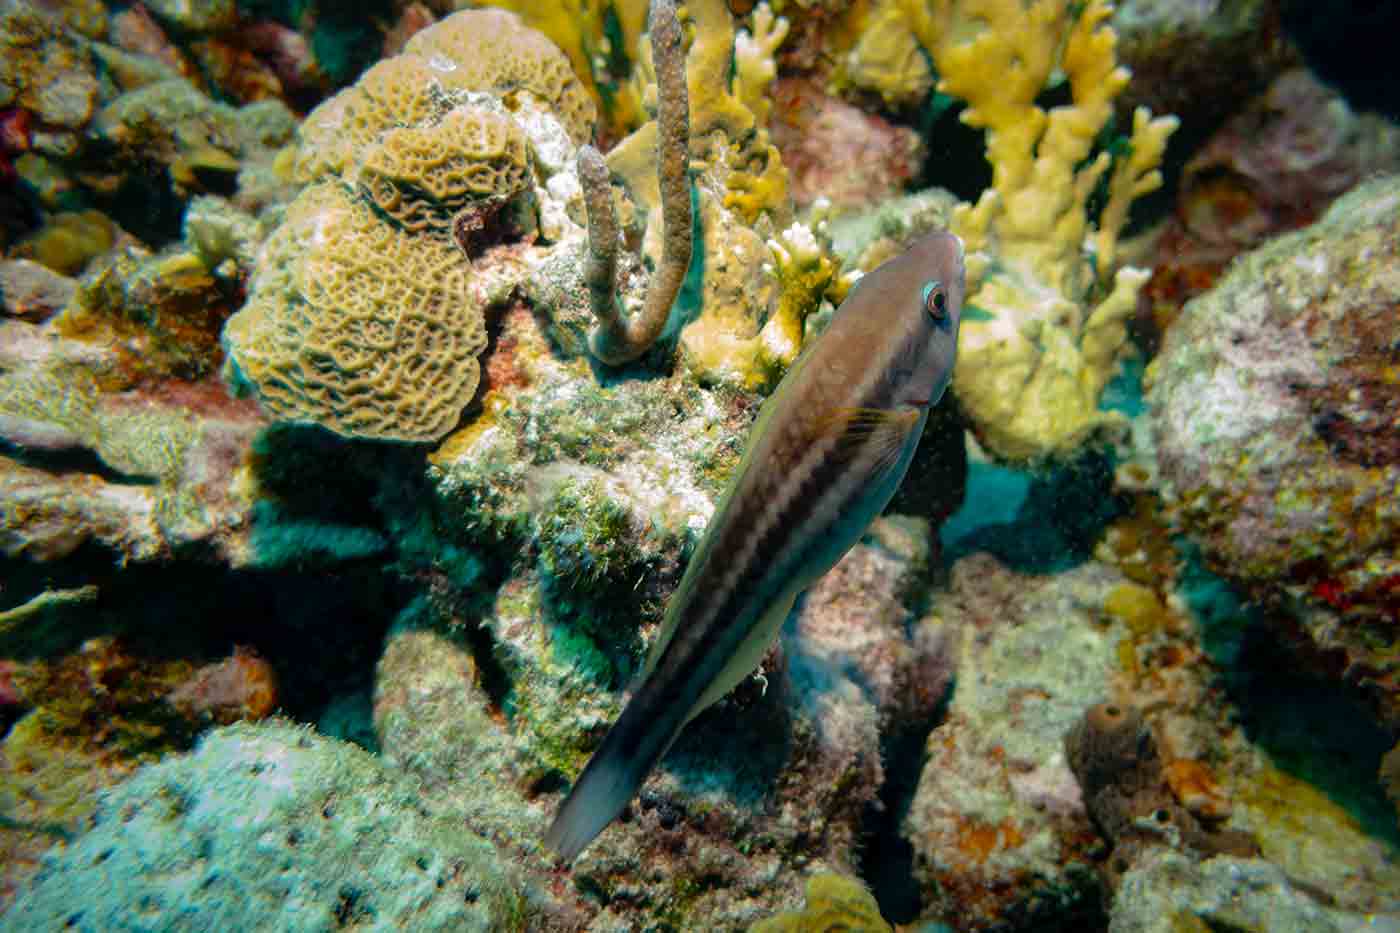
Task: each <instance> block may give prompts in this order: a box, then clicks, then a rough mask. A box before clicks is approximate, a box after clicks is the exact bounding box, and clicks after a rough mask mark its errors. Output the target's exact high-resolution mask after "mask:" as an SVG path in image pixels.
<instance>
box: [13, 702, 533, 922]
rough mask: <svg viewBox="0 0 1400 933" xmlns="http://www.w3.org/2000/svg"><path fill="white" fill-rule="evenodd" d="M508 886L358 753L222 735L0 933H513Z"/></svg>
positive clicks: (477, 850) (32, 892)
mask: <svg viewBox="0 0 1400 933" xmlns="http://www.w3.org/2000/svg"><path fill="white" fill-rule="evenodd" d="M521 897H522V895H521V892H520V890H519V888H518V886H517V882H516V880H515V876H514V872H513V871H512V869H511V868H510V867H509V866H508V865H506V864H505V863H503V862H502V861H501V860H500V858H499V857H498V856H497V854H496V852H495V849H494V848H493V847H492V845H491V844H490V843H489V842H486V841H485V840H483V839H481V838H480V837H478V836H475V835H474V834H472V833H471V832H469V831H467V830H465V829H464V828H463V827H462V826H461V824H460V822H459V821H458V820H456V819H453V818H451V817H449V816H444V815H438V814H435V813H433V812H430V811H429V810H428V809H426V808H425V807H424V806H423V805H422V803H421V802H420V800H419V795H418V791H417V789H416V787H415V786H414V784H413V783H412V782H411V781H408V780H405V779H404V778H402V777H400V776H398V775H397V774H395V773H393V772H391V771H389V770H388V769H386V768H385V767H384V766H383V765H382V764H381V763H380V762H379V761H378V760H377V759H375V758H374V757H373V756H371V755H369V754H368V753H367V752H365V751H363V750H361V749H359V748H356V747H355V746H351V745H346V744H344V743H341V742H336V741H334V740H331V739H326V738H323V737H321V736H318V735H316V734H315V733H313V732H310V731H308V730H305V729H301V728H297V727H295V726H293V725H291V724H289V723H282V722H277V723H271V724H267V725H263V726H257V727H253V726H232V727H229V728H225V729H220V730H218V731H216V732H213V733H211V734H210V735H208V736H207V737H206V738H205V739H204V740H203V741H202V742H201V743H200V745H199V747H198V748H197V749H196V750H195V751H194V752H192V753H191V754H188V755H181V756H178V757H174V758H169V759H167V760H165V761H163V762H161V763H159V764H155V765H151V766H149V767H147V768H145V769H143V770H142V771H140V772H138V773H137V774H136V775H135V776H133V777H132V778H131V779H130V780H129V781H128V782H126V783H124V784H122V785H121V786H119V787H117V788H115V789H114V790H113V791H112V792H111V793H110V794H108V795H107V796H106V797H105V798H104V799H103V801H102V804H101V806H100V808H99V810H98V813H97V815H96V817H95V820H94V825H93V827H92V829H90V830H89V831H88V832H87V833H85V834H84V835H82V836H81V837H80V838H78V839H77V840H75V841H74V842H72V843H71V844H69V845H68V846H66V847H64V848H63V849H61V850H56V851H55V852H53V853H52V854H51V855H50V856H49V857H48V858H47V859H46V860H45V863H44V865H43V867H42V869H41V870H40V872H39V874H38V876H37V877H36V879H35V881H34V883H33V884H32V886H31V887H30V888H29V889H28V890H26V891H25V892H23V893H22V894H21V895H20V898H19V900H18V901H17V902H16V904H15V905H14V906H13V907H12V908H11V909H10V911H9V912H8V913H7V915H6V916H5V917H4V918H3V919H0V929H6V930H32V929H59V928H65V927H66V928H68V929H78V930H93V931H98V930H102V931H107V930H137V929H160V930H169V931H178V930H201V931H202V930H209V929H229V930H232V929H239V930H267V931H274V930H275V931H294V930H306V931H311V930H325V929H331V928H334V927H336V926H338V925H340V926H343V925H345V924H353V925H356V926H362V927H364V928H366V929H375V930H398V929H416V930H501V929H521V928H523V920H522V912H523V906H522V899H521Z"/></svg>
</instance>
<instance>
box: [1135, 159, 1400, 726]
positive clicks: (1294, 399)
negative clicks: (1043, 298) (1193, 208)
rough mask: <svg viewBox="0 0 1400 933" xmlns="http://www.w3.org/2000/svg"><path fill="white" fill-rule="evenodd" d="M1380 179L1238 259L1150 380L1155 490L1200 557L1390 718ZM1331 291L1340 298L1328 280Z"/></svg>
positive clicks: (1392, 592) (1388, 331)
mask: <svg viewBox="0 0 1400 933" xmlns="http://www.w3.org/2000/svg"><path fill="white" fill-rule="evenodd" d="M1398 199H1400V189H1397V184H1396V181H1395V180H1394V179H1393V178H1390V179H1382V180H1377V181H1375V182H1371V183H1368V184H1366V185H1363V186H1361V187H1359V188H1357V189H1355V190H1354V191H1353V192H1351V193H1350V194H1348V195H1347V196H1345V197H1343V198H1342V199H1340V200H1339V201H1337V202H1336V203H1335V204H1334V205H1333V206H1332V208H1331V209H1330V210H1329V211H1328V212H1327V214H1326V215H1325V216H1324V217H1323V219H1322V220H1321V221H1319V222H1318V223H1317V224H1315V225H1314V226H1312V227H1310V228H1308V229H1307V230H1304V231H1301V232H1299V233H1295V234H1290V235H1287V236H1284V237H1280V238H1278V239H1276V240H1274V241H1273V242H1271V243H1270V244H1268V245H1267V246H1265V247H1263V248H1261V249H1259V250H1256V251H1255V252H1253V253H1250V254H1248V255H1247V256H1246V257H1244V258H1243V259H1241V260H1240V261H1239V262H1237V263H1236V264H1235V266H1234V267H1232V269H1231V272H1230V274H1229V275H1228V276H1227V277H1226V278H1225V279H1224V280H1223V281H1222V282H1221V283H1220V284H1219V285H1218V286H1216V288H1215V289H1214V290H1212V291H1211V292H1210V293H1208V294H1206V295H1203V296H1202V297H1200V298H1198V299H1196V300H1195V301H1194V302H1192V303H1191V304H1189V305H1187V308H1186V310H1185V311H1184V312H1183V314H1182V317H1181V320H1180V321H1178V322H1177V323H1176V324H1175V325H1174V326H1173V327H1172V329H1171V330H1170V331H1169V332H1168V334H1167V340H1166V344H1165V346H1164V348H1163V352H1162V354H1161V355H1160V356H1159V357H1158V359H1157V360H1156V361H1154V363H1153V365H1152V367H1151V368H1150V369H1149V379H1150V381H1151V391H1150V394H1149V396H1148V399H1149V402H1150V404H1151V406H1152V418H1153V430H1154V432H1155V434H1156V444H1157V460H1158V464H1159V468H1160V471H1161V477H1162V486H1163V494H1164V496H1165V497H1166V499H1167V501H1168V502H1169V503H1171V504H1172V506H1173V507H1174V511H1175V515H1176V518H1177V520H1178V521H1179V522H1180V524H1181V527H1182V528H1183V529H1184V530H1186V531H1187V532H1188V533H1189V534H1190V535H1191V536H1192V537H1193V539H1194V540H1196V541H1197V542H1198V543H1199V544H1200V546H1201V548H1202V550H1203V551H1204V554H1205V557H1206V559H1207V560H1208V561H1209V562H1210V563H1211V564H1212V565H1213V566H1215V567H1217V568H1219V569H1220V570H1221V571H1222V572H1223V573H1225V574H1226V575H1228V576H1230V577H1232V578H1233V579H1235V580H1238V581H1240V582H1241V583H1243V584H1245V585H1247V586H1249V587H1251V588H1252V589H1253V590H1254V591H1255V592H1256V593H1258V594H1260V595H1261V596H1265V597H1268V598H1271V599H1274V600H1277V601H1280V602H1281V603H1283V604H1284V605H1285V608H1286V609H1287V611H1288V612H1289V614H1291V615H1292V616H1293V617H1294V618H1296V619H1297V620H1298V622H1299V624H1301V626H1302V629H1303V631H1304V632H1305V633H1306V635H1307V637H1308V639H1309V640H1310V641H1311V642H1312V644H1313V646H1314V648H1315V649H1316V650H1318V651H1320V652H1322V653H1324V654H1330V653H1338V654H1339V655H1340V656H1341V657H1343V658H1345V663H1344V665H1343V667H1344V669H1345V671H1346V672H1347V673H1346V676H1347V677H1348V679H1350V680H1351V681H1352V682H1353V683H1355V685H1356V686H1357V687H1359V688H1360V689H1361V690H1362V691H1363V692H1365V693H1367V694H1368V695H1369V696H1370V697H1371V698H1372V699H1373V701H1374V702H1375V703H1376V705H1377V708H1378V710H1379V711H1380V715H1381V717H1382V719H1383V720H1384V721H1386V722H1388V723H1390V724H1392V725H1394V724H1396V723H1400V667H1397V658H1400V651H1397V647H1396V646H1397V629H1396V626H1395V619H1396V615H1397V612H1400V602H1398V601H1397V600H1400V551H1397V544H1400V511H1397V503H1396V500H1395V496H1394V494H1393V493H1394V490H1395V488H1396V486H1397V484H1400V463H1397V457H1400V448H1397V447H1396V444H1395V443H1394V440H1395V431H1394V421H1395V417H1396V397H1397V394H1396V391H1395V367H1394V353H1393V346H1392V345H1393V317H1394V306H1395V301H1396V294H1397V291H1398V290H1400V279H1397V270H1398V269H1400V265H1397V259H1396V252H1395V243H1396V234H1395V218H1396V216H1397V215H1396V212H1395V210H1394V208H1395V206H1396V204H1397V203H1400V200H1398ZM1342 283H1344V287H1339V284H1342Z"/></svg>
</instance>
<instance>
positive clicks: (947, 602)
mask: <svg viewBox="0 0 1400 933" xmlns="http://www.w3.org/2000/svg"><path fill="white" fill-rule="evenodd" d="M1120 581H1121V577H1119V575H1118V574H1117V573H1116V572H1113V571H1110V570H1108V569H1107V568H1105V567H1102V566H1099V565H1093V564H1087V565H1084V566H1082V567H1079V568H1077V569H1075V570H1071V571H1068V572H1066V573H1064V574H1061V575H1058V576H1056V577H1047V578H1028V577H1024V576H1021V575H1019V574H1016V573H1014V572H1012V571H1011V570H1009V569H1008V568H1006V567H1004V566H1002V565H1000V564H999V563H998V562H997V561H996V560H995V559H994V558H992V557H991V556H990V555H987V554H976V555H973V556H971V557H967V558H964V559H963V560H961V561H959V562H958V564H957V565H956V566H955V567H954V568H953V573H952V580H951V583H950V586H949V589H948V590H947V591H946V592H941V593H939V595H938V599H937V602H936V607H937V608H936V612H937V619H938V623H937V624H938V625H939V626H940V627H941V628H943V629H944V637H946V638H947V639H948V640H949V641H950V643H951V644H952V646H953V647H952V648H951V653H952V654H953V655H954V656H955V657H956V658H957V674H956V677H957V685H956V689H955V690H954V691H953V697H952V701H951V703H950V705H949V707H948V713H947V716H946V718H945V719H944V720H943V721H942V722H941V723H940V724H939V725H938V726H937V727H936V728H934V730H933V731H932V733H931V734H930V735H929V737H928V741H927V744H926V746H925V751H926V755H925V763H924V765H923V770H922V773H921V775H920V777H919V781H918V790H917V791H916V792H915V794H914V797H913V800H912V802H911V804H910V807H909V812H908V815H907V817H906V818H905V820H904V826H903V829H904V834H905V836H906V837H907V838H908V839H909V842H910V843H911V844H912V846H913V849H914V856H915V867H914V872H915V877H916V878H917V879H918V881H919V883H920V889H921V891H922V892H923V893H924V897H925V903H924V905H923V906H924V916H925V918H926V919H933V920H941V921H944V922H947V923H951V924H955V925H956V926H957V927H958V928H960V929H968V930H989V929H998V928H999V925H1001V924H1006V923H1009V922H1011V921H1010V919H1009V918H1012V917H1019V918H1024V920H1023V922H1029V923H1031V924H1032V925H1034V924H1036V923H1041V924H1045V925H1046V927H1047V928H1048V927H1050V926H1053V925H1056V924H1060V923H1066V922H1071V921H1072V920H1074V918H1076V917H1079V918H1080V921H1079V922H1086V921H1083V920H1082V915H1083V913H1084V912H1085V911H1093V910H1096V909H1097V895H1096V890H1095V884H1094V882H1093V880H1092V877H1091V874H1090V872H1089V871H1088V869H1087V865H1086V864H1085V841H1086V840H1085V839H1084V837H1083V835H1082V833H1081V832H1080V830H1079V828H1078V827H1080V826H1083V825H1084V824H1085V823H1086V822H1087V821H1086V820H1085V818H1084V816H1083V815H1082V814H1083V804H1082V802H1081V799H1080V793H1079V788H1078V787H1077V786H1076V784H1075V779H1074V775H1073V774H1072V773H1071V771H1070V768H1069V764H1068V763H1067V761H1066V759H1065V755H1064V753H1063V751H1062V748H1061V739H1062V737H1063V735H1064V734H1065V733H1066V732H1067V731H1068V730H1069V728H1070V727H1071V726H1072V725H1073V724H1074V722H1075V721H1076V720H1077V719H1078V717H1079V715H1080V713H1081V712H1082V710H1083V708H1084V707H1085V706H1087V705H1089V704H1090V703H1093V702H1095V701H1096V700H1098V699H1099V698H1101V697H1103V696H1105V695H1108V694H1109V693H1110V692H1111V684H1112V680H1113V676H1114V673H1115V671H1116V668H1117V656H1118V651H1119V642H1120V641H1121V640H1122V639H1123V638H1124V636H1125V634H1126V631H1125V628H1124V627H1123V626H1122V625H1121V623H1116V622H1115V623H1112V624H1109V625H1096V624H1094V622H1093V619H1094V613H1093V611H1092V609H1091V607H1092V606H1094V605H1096V604H1097V605H1101V604H1102V602H1103V600H1104V599H1105V598H1106V596H1107V594H1108V593H1109V592H1110V591H1111V590H1112V589H1113V587H1114V586H1115V585H1117V583H1118V582H1120ZM1068 928H1076V927H1073V925H1072V923H1071V926H1070V927H1068Z"/></svg>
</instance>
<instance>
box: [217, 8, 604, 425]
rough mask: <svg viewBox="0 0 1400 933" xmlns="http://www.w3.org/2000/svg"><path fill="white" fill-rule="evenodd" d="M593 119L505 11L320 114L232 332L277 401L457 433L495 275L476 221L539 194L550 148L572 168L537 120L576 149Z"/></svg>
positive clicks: (310, 414) (549, 51)
mask: <svg viewBox="0 0 1400 933" xmlns="http://www.w3.org/2000/svg"><path fill="white" fill-rule="evenodd" d="M592 119H593V104H592V101H591V99H590V98H589V97H588V95H587V93H586V92H585V91H584V90H583V88H582V86H581V85H580V84H579V82H578V81H577V80H576V79H575V78H574V76H573V73H572V72H571V71H570V70H569V64H568V59H567V58H565V57H564V55H563V53H561V52H560V51H559V50H558V49H556V48H555V47H554V46H553V45H552V44H550V42H549V40H547V39H545V38H544V37H543V36H542V35H540V34H539V33H536V32H534V31H533V30H531V29H528V28H526V27H525V26H523V25H522V24H521V23H520V21H519V20H518V19H517V18H516V17H515V16H514V15H513V14H511V13H506V12H502V11H498V10H480V11H466V12H462V13H459V14H457V15H455V16H451V17H449V18H447V19H445V20H443V21H442V22H440V23H438V24H436V25H434V26H432V27H430V28H428V29H425V30H424V31H422V32H420V33H418V34H417V35H415V36H414V37H413V38H412V39H411V40H410V41H409V43H408V46H407V49H406V50H405V52H404V53H403V54H401V55H398V56H395V57H393V58H390V59H386V60H385V61H382V62H380V63H379V64H377V65H375V66H374V67H373V68H371V69H370V70H369V71H368V72H366V73H365V75H364V76H363V77H362V78H361V79H360V81H359V82H358V83H357V84H355V85H354V86H353V87H349V88H346V89H345V90H344V91H342V92H340V93H339V94H337V95H336V96H335V97H333V98H331V99H330V100H327V101H326V102H325V103H323V104H321V105H320V106H319V107H317V108H316V109H315V110H314V111H312V113H310V114H309V115H308V116H307V118H306V121H305V122H304V124H303V125H302V127H301V132H300V145H299V148H298V151H297V155H296V159H295V165H294V169H293V171H294V174H295V176H296V177H297V179H298V180H300V181H302V182H309V183H313V185H312V187H310V188H308V189H306V190H305V191H303V192H302V193H301V195H300V196H299V197H298V198H297V200H296V201H295V202H293V204H292V205H291V206H290V207H289V208H288V210H287V214H286V218H285V219H284V220H283V222H282V225H281V226H280V227H279V228H278V229H277V230H276V231H275V232H274V233H273V235H272V236H271V237H270V238H269V240H268V242H267V243H266V245H265V246H264V248H263V251H262V253H261V261H260V263H259V269H258V272H257V274H256V275H255V277H254V279H253V283H252V295H251V297H250V299H249V301H248V304H247V306H246V307H245V308H244V310H243V311H242V312H240V313H239V314H238V315H237V316H236V317H235V318H234V319H233V320H231V321H230V322H229V326H228V329H227V330H226V332H225V340H226V342H227V344H228V347H229V350H230V352H231V355H232V358H233V360H234V361H235V363H236V364H237V367H238V371H239V373H240V374H241V376H242V377H244V378H245V379H247V380H248V381H250V382H251V383H252V384H253V385H254V386H255V387H256V389H257V393H258V396H259V398H260V399H261V400H262V402H263V404H264V405H265V406H266V407H267V408H268V410H269V411H271V412H272V414H274V415H275V416H276V417H278V418H280V419H283V420H286V421H307V422H314V423H317V424H320V425H323V426H325V427H327V428H330V429H331V430H332V431H335V432H337V433H339V434H343V435H346V436H348V437H359V438H374V439H382V440H397V441H435V440H437V439H439V438H441V437H442V436H443V435H444V434H446V433H447V432H448V431H449V430H451V428H452V427H453V425H454V424H455V423H456V422H457V420H458V417H459V415H460V413H461V411H462V410H463V408H465V407H466V405H467V403H468V402H470V401H471V398H472V395H473V394H474V392H475V391H476V388H477V383H478V381H479V378H480V366H479V364H478V362H477V359H476V357H477V355H478V354H479V353H480V352H481V351H482V350H483V349H485V347H486V334H485V325H484V317H485V311H486V307H487V305H488V304H489V303H490V297H491V296H490V294H489V293H490V291H491V289H490V286H489V285H487V284H484V283H483V281H482V280H483V279H489V278H490V276H488V275H485V274H479V270H474V269H473V266H472V262H473V258H474V254H475V253H477V252H479V246H480V243H479V242H478V241H479V239H480V237H481V234H482V231H483V228H484V227H485V225H486V224H487V222H488V221H489V219H490V218H492V217H495V216H496V215H497V214H499V213H500V212H501V211H502V210H503V209H504V208H506V206H507V205H509V204H511V203H512V202H513V201H514V200H515V199H517V198H520V197H523V196H526V195H528V194H529V193H530V192H531V190H532V186H533V185H534V183H535V180H536V179H535V169H536V158H535V156H536V155H537V154H538V151H539V149H540V148H541V147H543V148H546V149H549V150H550V153H547V154H546V155H545V156H543V158H544V160H545V161H546V162H550V163H551V164H554V165H555V167H556V168H557V163H558V162H560V161H562V159H561V158H560V156H559V153H556V152H553V150H554V149H559V148H561V144H560V143H558V142H552V141H551V140H550V139H549V132H550V131H549V130H548V129H545V130H539V129H538V125H539V124H542V123H545V122H549V123H550V124H551V125H552V126H554V127H555V129H554V130H553V132H554V133H557V134H559V136H560V139H561V140H562V147H563V148H567V147H568V146H569V145H570V143H569V142H568V141H567V140H564V139H563V137H564V136H565V134H567V136H568V139H569V140H578V139H583V138H586V137H587V136H588V135H589V134H590V127H591V124H592ZM554 121H557V122H554ZM527 122H533V124H535V125H536V131H535V135H534V136H532V135H531V131H530V130H527V128H526V125H525V124H526V123H527ZM560 127H562V129H561V128H560ZM567 189H568V186H567V185H565V188H564V189H563V190H564V191H565V192H567ZM565 196H567V195H565ZM527 213H533V206H532V207H531V209H530V210H529V211H527ZM555 213H556V215H557V214H558V213H559V212H558V211H556V212H555ZM562 223H564V224H567V221H563V222H562ZM541 225H542V226H544V227H545V228H546V229H545V231H544V232H545V233H546V234H548V233H550V232H552V231H553V232H557V230H558V229H559V228H560V225H561V222H560V221H558V220H557V219H556V220H554V221H550V220H548V219H544V220H542V221H541Z"/></svg>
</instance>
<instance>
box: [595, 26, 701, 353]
mask: <svg viewBox="0 0 1400 933" xmlns="http://www.w3.org/2000/svg"><path fill="white" fill-rule="evenodd" d="M651 47H652V60H653V61H654V62H655V66H656V93H657V114H656V181H657V187H658V189H659V191H660V198H661V224H662V233H661V240H662V247H661V264H660V265H659V266H658V267H657V270H656V272H655V273H653V275H652V277H651V280H650V282H649V283H648V284H647V294H646V298H645V300H644V301H643V303H642V307H641V308H640V309H639V310H638V311H637V313H636V314H635V315H634V316H632V317H629V318H623V317H622V316H621V312H620V309H619V308H618V303H617V298H616V297H615V296H614V291H615V288H616V285H617V238H618V231H617V216H616V212H615V210H614V208H613V198H612V189H611V188H610V187H609V186H608V183H607V168H606V166H605V165H604V163H603V157H602V155H601V154H599V152H598V151H597V150H596V149H594V148H593V147H591V146H584V147H582V148H581V149H580V150H579V159H578V174H579V182H580V183H581V184H582V185H583V191H584V203H585V204H586V205H587V208H588V250H589V253H588V266H587V268H586V269H585V271H584V276H585V278H586V280H587V282H588V295H589V302H590V304H591V305H592V308H593V313H594V315H595V316H596V317H597V318H598V326H597V327H596V328H595V329H594V331H593V334H592V337H591V338H590V348H591V349H592V351H593V354H594V356H596V357H598V359H600V360H602V361H603V362H604V363H608V364H610V365H613V366H617V365H620V364H622V363H628V362H631V361H632V360H634V359H636V358H637V357H639V356H641V355H642V354H643V353H645V352H646V351H647V350H648V349H650V348H651V345H652V343H654V342H655V341H656V338H657V337H658V336H660V335H661V331H662V329H663V328H664V327H665V326H666V321H667V319H668V318H669V317H670V315H671V305H672V304H674V303H675V300H676V295H677V293H678V292H680V289H681V283H682V281H683V280H684V279H685V274H686V271H687V270H688V269H689V268H690V254H691V211H690V176H689V172H688V169H689V161H690V159H689V143H690V99H689V94H688V91H687V88H686V76H685V49H684V46H683V44H682V40H681V24H680V21H679V20H678V19H677V18H676V10H675V6H674V5H673V4H672V3H671V2H670V0H653V3H652V4H651Z"/></svg>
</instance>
